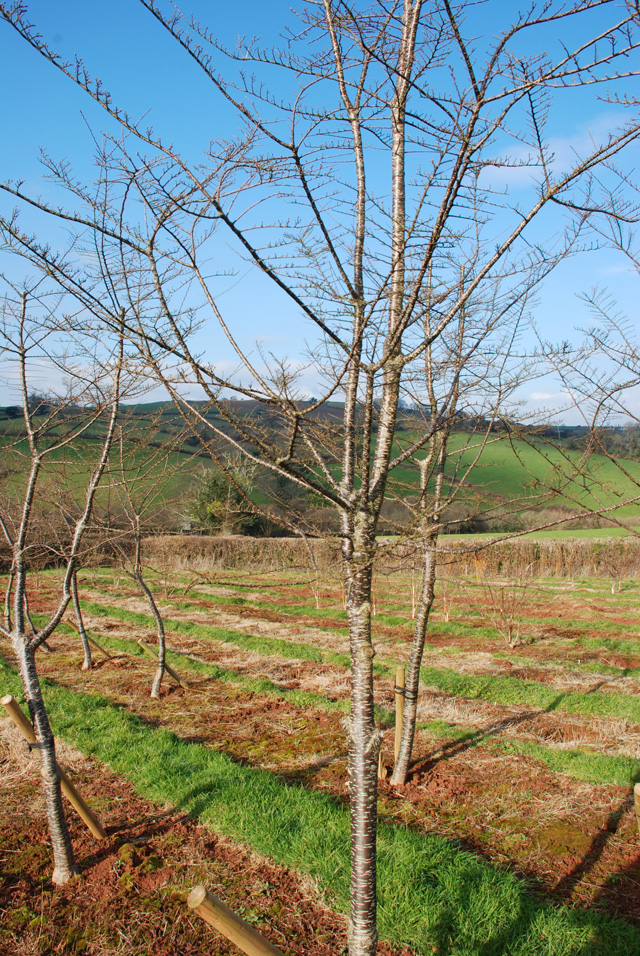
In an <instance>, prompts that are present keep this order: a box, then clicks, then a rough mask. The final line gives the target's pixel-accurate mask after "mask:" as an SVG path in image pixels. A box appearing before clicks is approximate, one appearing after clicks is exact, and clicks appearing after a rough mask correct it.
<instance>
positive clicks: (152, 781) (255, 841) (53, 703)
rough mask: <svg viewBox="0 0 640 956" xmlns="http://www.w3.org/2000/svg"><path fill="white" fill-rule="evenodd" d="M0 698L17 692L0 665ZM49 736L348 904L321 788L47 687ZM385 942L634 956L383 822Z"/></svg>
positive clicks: (447, 847) (431, 841) (496, 954)
mask: <svg viewBox="0 0 640 956" xmlns="http://www.w3.org/2000/svg"><path fill="white" fill-rule="evenodd" d="M0 675H1V677H2V682H3V691H7V690H8V691H10V692H12V693H13V694H14V695H16V696H17V697H21V694H20V688H19V681H18V678H17V676H16V675H15V674H14V673H13V672H11V671H10V670H9V668H8V667H7V666H6V665H4V664H0ZM45 696H46V700H47V705H48V708H49V712H50V715H51V719H52V723H53V726H54V728H55V731H56V733H58V734H59V735H60V736H61V737H62V738H63V739H65V740H67V741H69V742H70V743H72V744H73V745H75V746H76V747H78V748H79V749H81V750H83V751H84V752H86V753H90V754H93V755H94V756H96V757H97V758H98V759H100V760H102V761H104V762H105V763H107V764H108V765H109V766H110V767H111V768H112V769H113V770H114V771H115V772H116V773H118V774H121V775H123V776H124V777H126V778H127V779H129V780H130V781H131V782H132V783H133V784H134V786H135V787H136V789H137V791H138V792H139V793H140V794H141V795H142V796H144V797H146V798H149V799H152V800H155V801H158V802H161V803H165V802H168V803H171V804H172V805H174V806H177V807H179V808H180V809H182V810H184V811H185V812H188V813H189V814H191V815H192V816H193V817H194V818H196V819H198V820H199V821H200V822H201V823H204V824H206V825H208V826H210V827H211V828H213V829H215V830H216V831H217V832H219V833H223V834H225V835H227V836H229V837H231V838H233V839H236V840H240V841H242V842H243V843H245V844H247V845H248V846H250V847H251V848H252V849H253V850H254V851H256V852H257V853H260V854H263V855H265V856H267V857H269V858H271V859H273V860H275V861H276V862H277V863H280V864H283V865H286V866H290V867H293V868H295V869H296V870H298V871H300V872H302V873H305V874H307V875H309V876H310V877H312V878H313V879H315V880H316V881H317V882H318V884H319V886H320V888H321V890H322V891H323V892H324V894H325V895H326V897H327V898H328V900H329V901H330V903H331V905H333V906H334V907H335V908H336V909H338V910H340V911H346V910H347V907H348V893H349V822H348V814H347V812H346V810H345V808H344V807H342V806H340V805H338V804H336V803H335V802H334V801H333V800H332V799H331V798H330V797H328V796H327V795H325V794H323V793H319V792H314V791H308V790H305V789H304V788H302V787H300V786H287V785H286V784H284V783H283V782H282V781H281V780H279V779H278V778H277V777H276V776H275V775H273V774H270V773H268V772H266V771H262V770H256V769H254V768H251V767H247V766H244V765H240V764H238V763H234V762H233V761H232V760H230V759H229V758H228V757H226V756H225V755H224V754H223V753H220V752H217V751H213V750H210V749H207V748H205V747H203V746H201V745H199V744H193V743H187V742H185V741H181V740H180V739H179V738H177V737H176V736H175V735H174V734H172V733H170V732H168V731H166V730H160V729H156V728H152V727H150V726H148V725H146V724H145V723H144V722H143V721H142V720H141V719H139V718H138V717H136V716H135V715H132V714H130V713H129V712H127V711H126V710H123V709H120V708H116V707H114V706H112V705H111V704H110V703H109V701H107V700H105V699H104V698H99V697H93V696H88V695H84V694H78V693H74V692H72V691H70V690H68V689H66V688H62V687H59V686H56V685H54V684H51V683H49V682H45ZM378 886H379V910H378V920H379V928H380V934H381V937H382V938H386V939H388V940H390V941H391V942H392V943H396V944H401V943H406V944H408V945H410V946H411V947H412V948H413V949H414V950H415V951H416V952H417V953H422V954H433V953H438V954H442V956H444V954H447V956H506V954H508V956H538V954H539V956H543V954H544V956H634V954H640V934H639V933H638V932H637V931H636V930H635V929H634V928H633V927H631V926H629V925H628V924H625V923H624V922H623V921H622V920H620V919H616V918H611V917H607V916H604V915H602V914H599V913H597V912H596V911H585V910H581V909H579V908H577V907H576V908H568V907H555V906H551V905H549V904H545V903H543V902H541V901H540V900H539V899H537V898H536V897H534V896H533V895H532V894H531V893H530V892H529V890H528V887H527V885H526V883H525V882H524V881H523V880H522V879H520V878H519V877H517V876H516V875H514V874H513V873H510V872H507V871H504V870H500V869H499V868H497V867H494V866H492V865H490V864H488V863H486V862H485V861H484V860H482V859H481V858H479V857H477V856H475V855H474V854H471V853H469V852H467V851H465V850H462V849H460V848H459V847H458V846H457V845H455V844H453V843H451V842H448V841H446V840H445V839H443V838H440V837H437V836H422V835H421V834H419V833H417V832H415V831H412V830H410V829H407V828H405V827H400V826H389V825H386V824H380V825H379V827H378Z"/></svg>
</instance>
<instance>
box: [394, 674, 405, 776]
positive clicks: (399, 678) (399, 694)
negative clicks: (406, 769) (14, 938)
mask: <svg viewBox="0 0 640 956" xmlns="http://www.w3.org/2000/svg"><path fill="white" fill-rule="evenodd" d="M394 691H395V697H396V739H395V742H394V747H393V762H394V764H395V763H397V760H398V754H399V753H400V740H401V739H402V721H403V719H404V665H403V666H402V667H398V668H397V670H396V683H395V687H394Z"/></svg>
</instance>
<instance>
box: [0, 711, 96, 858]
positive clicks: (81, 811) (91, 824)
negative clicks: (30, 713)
mask: <svg viewBox="0 0 640 956" xmlns="http://www.w3.org/2000/svg"><path fill="white" fill-rule="evenodd" d="M0 704H2V706H3V707H4V709H5V710H6V712H7V714H8V715H9V717H10V718H11V720H12V721H13V722H14V724H15V725H16V727H17V728H18V730H19V731H20V733H21V734H22V736H23V737H24V739H25V740H26V741H27V743H28V744H30V745H33V744H36V745H37V743H38V742H37V740H36V735H35V733H34V732H33V726H32V724H31V721H30V720H28V719H27V718H26V717H25V715H24V714H23V713H22V710H21V709H20V707H19V706H18V704H17V703H16V700H15V698H14V697H12V696H11V694H7V696H6V697H3V698H2V700H0ZM58 770H59V771H60V786H61V787H62V792H63V793H64V795H65V797H66V798H67V800H68V801H69V803H70V804H71V806H72V807H73V808H74V810H75V811H76V812H77V814H78V816H79V817H80V819H81V820H82V821H83V823H85V824H86V825H87V827H88V828H89V830H91V832H92V833H93V835H94V837H95V838H96V840H106V838H107V831H106V830H105V828H104V827H103V826H102V824H101V823H100V821H99V820H98V818H97V816H96V815H95V813H94V812H93V810H92V809H91V807H90V806H89V805H88V804H87V803H85V801H84V800H83V799H82V797H81V796H80V794H79V793H78V791H77V790H76V788H75V787H74V785H73V784H72V783H71V781H70V780H69V778H68V776H67V775H66V773H65V772H64V770H63V769H62V767H61V766H60V764H58Z"/></svg>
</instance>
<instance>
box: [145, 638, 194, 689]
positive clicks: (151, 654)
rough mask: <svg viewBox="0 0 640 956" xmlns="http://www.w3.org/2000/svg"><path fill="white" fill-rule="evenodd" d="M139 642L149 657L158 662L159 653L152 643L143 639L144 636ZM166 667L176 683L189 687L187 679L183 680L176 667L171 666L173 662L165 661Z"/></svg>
mask: <svg viewBox="0 0 640 956" xmlns="http://www.w3.org/2000/svg"><path fill="white" fill-rule="evenodd" d="M138 644H139V645H140V647H141V648H142V650H143V651H146V652H147V654H148V655H149V657H153V659H154V661H156V663H157V661H158V655H157V654H156V652H155V651H154V649H153V648H152V647H151V645H150V644H147V642H146V641H143V640H142V638H140V639H139V640H138ZM164 669H165V670H166V672H167V674H169V676H170V677H173V679H174V681H175V682H176V684H180V687H184V688H187V687H188V686H189V685H188V683H187V681H186V680H183V679H182V678H181V677H180V675H179V674H177V673H176V672H175V671H174V669H173V667H172V666H171V664H167V662H166V661H165V662H164Z"/></svg>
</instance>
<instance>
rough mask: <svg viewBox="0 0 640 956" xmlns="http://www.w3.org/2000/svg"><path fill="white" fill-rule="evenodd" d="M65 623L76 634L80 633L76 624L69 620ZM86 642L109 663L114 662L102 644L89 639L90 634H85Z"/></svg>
mask: <svg viewBox="0 0 640 956" xmlns="http://www.w3.org/2000/svg"><path fill="white" fill-rule="evenodd" d="M66 623H67V624H68V625H69V627H72V628H73V629H74V631H76V633H77V634H79V633H80V628H79V627H78V625H77V624H74V623H73V621H70V620H69V618H67V621H66ZM87 640H88V641H89V643H90V644H93V646H94V647H97V648H98V650H99V651H100V652H101V653H102V654H104V656H105V657H107V658H108V659H109V660H110V661H113V660H115V658H114V656H113V654H110V653H109V651H108V650H106V648H104V647H103V646H102V644H98V642H97V641H95V640H94V639H93V638H92V637H91V635H90V634H87Z"/></svg>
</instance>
